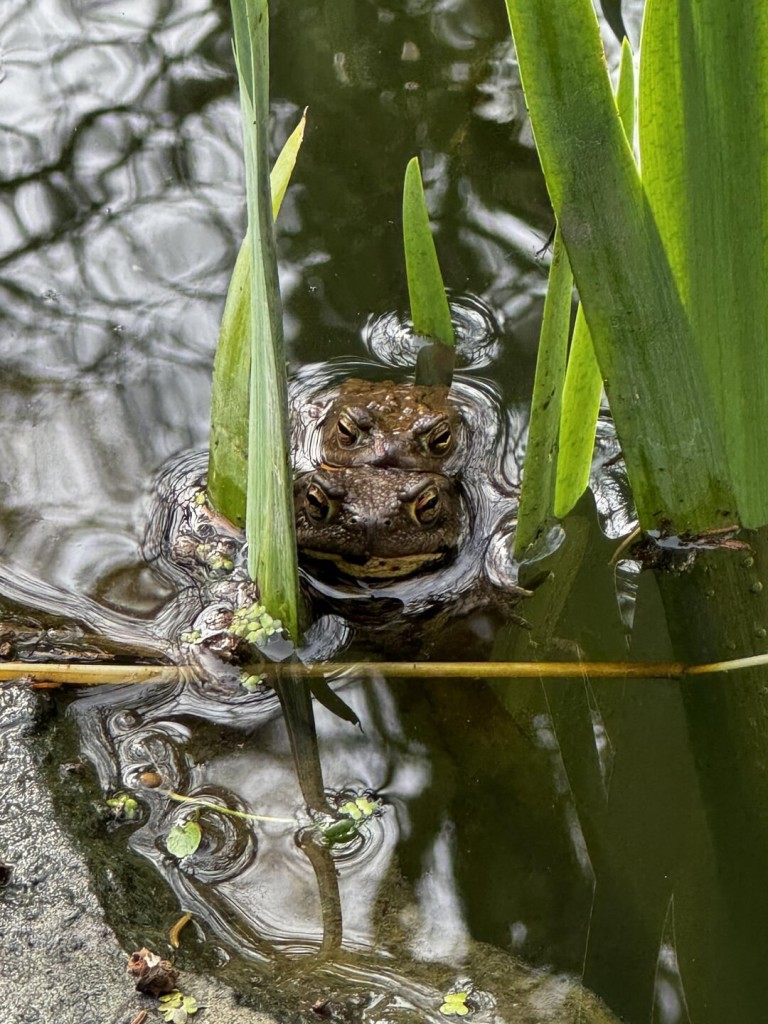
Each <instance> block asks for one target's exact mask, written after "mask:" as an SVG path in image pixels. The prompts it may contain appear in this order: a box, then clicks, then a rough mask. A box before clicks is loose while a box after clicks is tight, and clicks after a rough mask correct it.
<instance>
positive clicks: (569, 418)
mask: <svg viewBox="0 0 768 1024" xmlns="http://www.w3.org/2000/svg"><path fill="white" fill-rule="evenodd" d="M616 106H617V108H618V111H619V117H620V118H621V123H622V124H623V125H624V131H625V132H626V134H627V138H628V139H629V140H630V143H631V141H632V138H633V135H634V130H635V75H634V68H633V65H632V50H631V48H630V45H629V42H628V41H627V40H626V39H625V40H624V42H623V44H622V47H621V68H620V71H619V84H618V87H617V90H616ZM602 393H603V378H602V375H601V373H600V367H599V366H598V365H597V360H596V359H595V349H594V346H593V345H592V338H591V337H590V334H589V328H588V327H587V321H586V319H585V318H584V310H583V309H582V308H581V304H579V310H578V313H577V314H576V324H575V326H574V329H573V338H572V340H571V349H570V352H569V353H568V368H567V370H566V374H565V386H564V388H563V401H562V412H561V415H560V445H559V451H558V456H557V482H556V485H555V515H556V516H557V518H558V519H562V518H564V517H565V516H567V515H568V513H569V512H570V511H571V509H572V508H573V507H574V506H575V504H576V502H577V501H578V500H579V498H580V497H581V495H582V494H583V493H584V491H585V490H586V489H587V487H588V486H589V474H590V470H591V468H592V452H593V450H594V446H595V427H596V425H597V417H598V414H599V412H600V398H601V395H602Z"/></svg>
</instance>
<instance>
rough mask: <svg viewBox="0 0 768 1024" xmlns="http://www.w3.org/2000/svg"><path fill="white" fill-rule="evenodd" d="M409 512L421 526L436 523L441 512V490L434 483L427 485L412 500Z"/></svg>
mask: <svg viewBox="0 0 768 1024" xmlns="http://www.w3.org/2000/svg"><path fill="white" fill-rule="evenodd" d="M409 512H410V513H411V516H412V517H413V519H414V520H415V521H416V522H417V523H418V525H419V526H429V525H430V524H432V523H434V521H435V520H436V519H437V517H438V515H439V513H440V492H439V491H438V489H437V488H436V487H435V485H434V484H430V485H429V487H425V488H424V490H423V491H421V492H420V493H419V494H418V495H417V496H416V497H415V498H414V499H413V501H412V502H411V505H410V508H409Z"/></svg>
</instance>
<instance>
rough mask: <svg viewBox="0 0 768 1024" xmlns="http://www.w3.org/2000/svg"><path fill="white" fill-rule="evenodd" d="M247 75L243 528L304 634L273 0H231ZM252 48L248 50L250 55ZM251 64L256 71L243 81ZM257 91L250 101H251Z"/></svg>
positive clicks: (266, 586) (254, 563) (270, 604)
mask: <svg viewBox="0 0 768 1024" xmlns="http://www.w3.org/2000/svg"><path fill="white" fill-rule="evenodd" d="M232 7H233V13H234V12H235V9H237V14H236V17H235V18H234V24H235V52H236V57H237V64H238V75H239V76H240V79H241V87H240V102H241V109H242V119H243V142H244V150H245V169H246V175H245V176H246V192H247V199H248V230H249V233H250V235H251V282H250V295H251V316H250V324H249V334H250V349H251V367H250V396H249V416H248V486H247V493H246V522H245V532H246V537H247V540H248V572H249V573H250V575H251V577H252V579H255V580H257V581H258V584H259V590H260V594H261V600H262V602H263V604H264V605H265V606H266V608H267V610H268V611H269V612H270V614H272V615H273V616H274V617H276V618H277V617H279V618H280V619H281V621H282V622H284V623H285V626H286V629H287V630H288V633H289V634H290V635H291V637H292V638H293V639H294V640H296V639H298V589H299V588H298V568H297V559H296V536H295V529H294V521H293V474H292V471H291V464H290V456H289V440H288V383H287V379H286V372H285V353H284V349H283V320H282V303H281V301H280V287H279V284H278V276H277V254H276V250H275V238H274V231H273V217H272V198H271V194H270V183H269V166H268V157H267V152H268V127H269V14H268V6H267V0H253V2H251V3H249V4H247V5H246V4H245V2H244V0H232ZM246 53H248V54H249V57H248V58H247V59H245V58H244V54H246ZM248 68H250V69H251V72H252V75H253V79H252V81H251V82H250V83H248V82H247V81H246V82H243V75H244V73H245V72H246V71H247V70H248ZM251 98H252V101H251Z"/></svg>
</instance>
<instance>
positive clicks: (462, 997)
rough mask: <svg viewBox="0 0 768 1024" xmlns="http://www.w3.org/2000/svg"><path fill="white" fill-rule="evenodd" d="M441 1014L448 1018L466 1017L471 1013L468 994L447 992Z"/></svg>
mask: <svg viewBox="0 0 768 1024" xmlns="http://www.w3.org/2000/svg"><path fill="white" fill-rule="evenodd" d="M440 1013H442V1014H445V1016H446V1017H453V1016H456V1017H466V1015H467V1014H468V1013H469V1007H468V1006H467V993H466V992H447V993H446V995H445V1002H444V1003H443V1005H442V1006H441V1007H440Z"/></svg>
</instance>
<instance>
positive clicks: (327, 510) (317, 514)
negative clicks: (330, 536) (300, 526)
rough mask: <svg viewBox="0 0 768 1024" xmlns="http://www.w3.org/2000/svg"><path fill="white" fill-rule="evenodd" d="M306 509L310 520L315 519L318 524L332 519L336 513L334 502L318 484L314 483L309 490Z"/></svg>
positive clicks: (305, 498) (305, 500) (305, 504)
mask: <svg viewBox="0 0 768 1024" xmlns="http://www.w3.org/2000/svg"><path fill="white" fill-rule="evenodd" d="M304 507H305V508H306V510H307V515H308V516H309V518H310V519H314V520H315V522H317V523H323V522H325V521H326V520H327V519H330V518H331V515H332V514H333V511H334V506H333V502H332V501H331V499H330V498H329V497H328V495H327V494H326V493H325V491H324V490H323V488H322V487H321V486H320V485H319V484H317V483H312V484H310V485H309V487H308V488H307V493H306V495H305V497H304Z"/></svg>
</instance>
